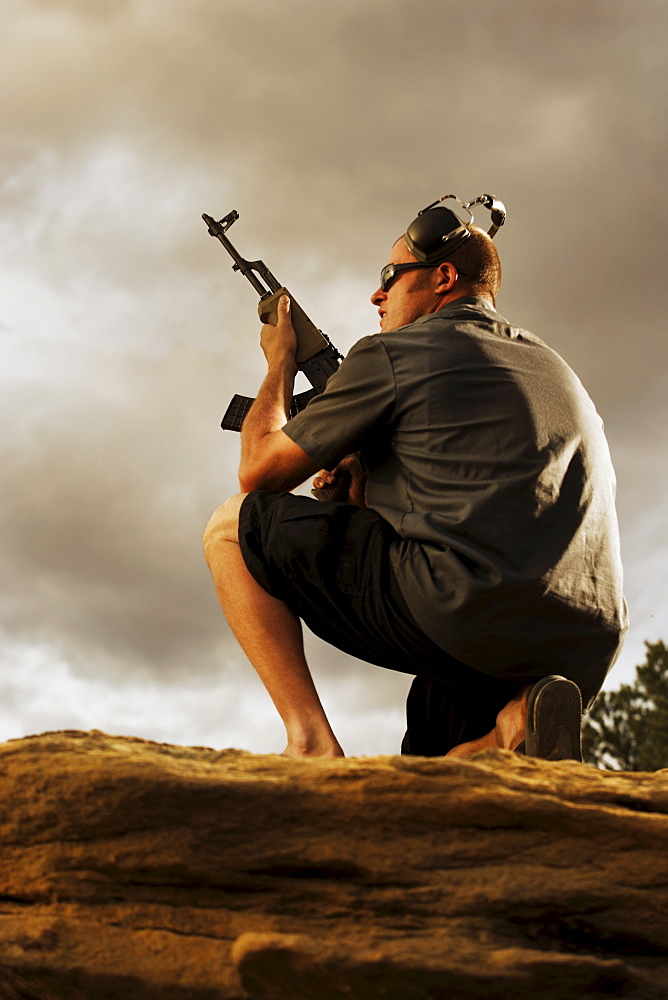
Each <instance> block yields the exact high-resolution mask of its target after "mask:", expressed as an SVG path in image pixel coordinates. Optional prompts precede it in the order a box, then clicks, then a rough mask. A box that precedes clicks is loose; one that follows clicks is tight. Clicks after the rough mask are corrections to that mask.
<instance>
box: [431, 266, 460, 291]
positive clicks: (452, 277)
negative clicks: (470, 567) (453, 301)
mask: <svg viewBox="0 0 668 1000" xmlns="http://www.w3.org/2000/svg"><path fill="white" fill-rule="evenodd" d="M456 284H457V268H456V267H455V265H454V264H451V263H450V261H449V260H444V261H443V263H442V264H439V265H438V282H437V284H436V288H435V291H436V292H440V293H441V295H447V293H448V292H451V291H452V289H453V288H454V287H455V285H456Z"/></svg>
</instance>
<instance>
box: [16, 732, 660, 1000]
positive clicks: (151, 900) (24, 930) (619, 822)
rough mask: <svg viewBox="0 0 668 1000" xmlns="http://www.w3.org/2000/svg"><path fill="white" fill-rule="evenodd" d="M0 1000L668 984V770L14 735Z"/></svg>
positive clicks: (340, 998)
mask: <svg viewBox="0 0 668 1000" xmlns="http://www.w3.org/2000/svg"><path fill="white" fill-rule="evenodd" d="M0 789H1V795H2V799H1V801H2V813H1V815H0V997H1V998H2V1000H18V998H22V1000H56V998H57V1000H112V998H114V1000H115V998H123V1000H311V998H312V1000H367V998H368V1000H377V998H387V1000H446V998H447V1000H458V998H464V997H475V998H482V997H484V998H485V1000H501V998H503V1000H518V998H525V997H531V998H534V997H535V998H536V1000H538V998H540V1000H557V998H559V1000H561V998H568V1000H577V998H585V997H586V998H594V997H600V998H609V997H611V996H616V997H617V996H619V997H626V998H637V1000H665V998H666V997H668V969H667V963H666V949H667V948H668V892H667V889H666V887H667V886H668V822H667V820H666V812H667V811H668V771H659V772H656V773H654V774H618V773H605V772H600V771H596V770H594V769H593V768H590V767H587V766H585V765H583V764H577V763H575V762H570V761H569V762H562V763H545V762H542V761H537V760H531V759H526V758H521V757H519V756H517V755H515V754H511V753H508V752H506V751H501V750H495V751H487V752H485V753H484V754H480V755H478V756H477V757H474V758H469V759H468V760H454V759H453V760H444V759H435V758H432V759H426V758H401V757H378V758H356V759H349V760H287V759H284V758H281V757H278V756H255V755H253V754H248V753H244V752H241V751H238V750H224V751H222V752H218V751H215V750H209V749H205V748H199V747H178V746H167V745H162V744H156V743H150V742H147V741H145V740H139V739H130V738H125V737H113V736H106V735H104V734H103V733H98V732H92V733H81V732H60V733H47V734H45V735H43V736H35V737H31V738H28V739H23V740H13V741H11V742H9V743H6V744H4V745H2V746H0Z"/></svg>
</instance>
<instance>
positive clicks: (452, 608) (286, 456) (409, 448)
mask: <svg viewBox="0 0 668 1000" xmlns="http://www.w3.org/2000/svg"><path fill="white" fill-rule="evenodd" d="M425 214H426V217H427V219H428V220H429V225H430V229H429V238H430V240H431V243H430V245H429V246H421V245H420V242H419V235H420V232H422V231H423V230H424V226H423V227H422V230H420V227H417V228H416V225H415V223H417V222H418V220H415V223H413V224H411V226H409V229H408V231H407V234H406V236H405V237H402V238H400V239H398V240H397V241H396V243H395V244H394V246H393V247H392V251H391V254H390V258H389V261H388V264H387V265H386V266H385V267H384V268H383V270H382V272H381V283H380V286H379V288H378V289H377V290H376V291H375V292H374V293H373V295H372V296H371V301H372V302H373V304H374V305H375V306H377V308H378V313H379V316H380V331H379V332H378V333H377V334H375V335H373V336H368V337H363V338H362V339H361V340H360V341H358V342H357V343H356V344H355V346H354V347H353V348H352V349H351V351H350V352H349V354H348V356H347V357H346V359H345V360H344V361H343V362H342V364H341V367H340V368H339V370H338V371H337V372H336V373H335V374H334V375H333V376H332V377H331V378H330V380H329V382H328V384H327V388H326V390H325V392H324V393H322V394H321V395H319V396H317V397H315V398H314V399H313V400H312V401H311V403H310V404H309V405H308V407H307V408H306V409H305V410H304V411H302V412H301V413H299V414H298V415H297V416H296V417H294V418H293V419H288V413H289V405H290V400H291V397H292V390H293V385H294V378H295V375H296V372H297V366H296V363H295V346H296V341H295V334H294V330H293V328H292V325H291V322H290V304H289V301H287V298H286V297H284V298H283V299H282V300H281V302H280V303H279V319H278V324H277V325H276V326H269V325H265V326H263V327H262V331H261V346H262V349H263V351H264V354H265V357H266V360H267V376H266V378H265V380H264V382H263V384H262V387H261V389H260V392H259V394H258V396H257V399H256V401H255V403H254V404H253V407H252V408H251V410H250V412H249V413H248V416H247V417H246V419H245V421H244V424H243V429H242V432H241V462H240V467H239V483H240V488H241V490H242V492H241V493H239V494H237V495H236V496H233V497H231V498H230V499H229V500H227V501H226V502H225V503H224V504H223V505H222V506H221V507H220V508H219V509H218V510H217V511H216V512H215V513H214V514H213V516H212V518H211V520H210V521H209V524H208V526H207V529H206V533H205V538H204V544H205V552H206V556H207V561H208V563H209V566H210V568H211V572H212V575H213V578H214V582H215V585H216V589H217V592H218V596H219V598H220V601H221V604H222V607H223V610H224V612H225V615H226V617H227V620H228V622H229V624H230V626H231V628H232V630H233V631H234V634H235V635H236V637H237V639H238V641H239V642H240V644H241V646H242V647H243V649H244V650H245V652H246V654H247V655H248V657H249V659H250V661H251V663H252V664H253V666H254V667H255V669H256V670H257V672H258V674H259V676H260V678H261V679H262V681H263V683H264V685H265V687H266V689H267V691H268V692H269V694H270V696H271V698H272V700H273V702H274V704H275V706H276V708H277V710H278V712H279V714H280V716H281V718H282V720H283V722H284V724H285V728H286V731H287V747H286V749H285V751H284V753H285V754H286V755H289V756H318V755H325V756H327V755H329V756H338V755H342V754H343V750H342V748H341V746H340V744H339V742H338V740H337V738H336V736H335V734H334V732H333V731H332V728H331V726H330V724H329V721H328V719H327V716H326V714H325V712H324V709H323V707H322V704H321V702H320V699H319V697H318V694H317V691H316V689H315V686H314V684H313V680H312V678H311V674H310V671H309V668H308V665H307V663H306V659H305V656H304V649H303V643H302V631H301V621H303V622H305V623H306V624H307V625H308V627H309V628H310V629H311V630H312V631H313V632H315V633H316V634H317V635H319V636H320V637H321V638H322V639H324V640H325V641H326V642H328V643H331V644H333V645H334V646H336V647H338V648H339V649H341V650H343V651H344V652H346V653H350V654H351V655H352V656H355V657H358V658H359V659H362V660H365V661H368V662H369V663H373V664H377V665H379V666H382V667H386V668H389V669H392V670H400V671H403V672H405V673H409V674H413V675H415V680H414V682H413V685H412V687H411V691H410V694H409V698H408V705H407V715H408V731H407V733H406V737H405V738H404V743H403V746H402V750H403V752H405V753H413V754H425V755H429V756H434V755H441V754H448V753H449V754H451V755H458V756H466V755H468V754H470V753H474V752H476V751H477V750H479V749H482V748H484V747H487V746H501V747H505V748H506V749H510V750H516V749H519V750H520V751H521V750H522V749H525V751H526V752H528V753H530V754H533V755H535V756H540V757H544V758H546V759H553V760H554V759H564V758H575V759H579V758H580V721H581V701H582V703H584V705H585V706H586V705H587V704H588V703H591V701H592V700H593V699H594V697H595V696H596V694H597V692H598V691H599V690H600V687H601V685H602V683H603V680H604V678H605V676H606V674H607V672H608V670H609V669H610V667H611V666H612V664H613V662H614V660H615V659H616V656H617V653H618V651H619V648H620V645H621V639H622V637H623V633H624V630H625V628H626V610H625V604H624V600H623V596H622V592H621V564H620V558H619V540H618V532H617V523H616V516H615V509H614V473H613V470H612V466H611V463H610V457H609V453H608V448H607V444H606V441H605V437H604V434H603V428H602V423H601V420H600V418H599V417H598V415H597V413H596V411H595V409H594V406H593V404H592V403H591V400H590V399H589V397H588V396H587V394H586V392H585V391H584V389H583V388H582V385H581V383H580V382H579V380H578V379H577V377H576V376H575V375H574V373H573V372H572V371H571V370H570V368H569V367H568V366H567V365H566V363H565V362H564V361H563V360H562V359H561V358H560V357H559V356H558V355H557V354H556V353H555V352H554V351H553V350H551V349H550V348H549V347H547V346H546V345H545V344H544V343H543V342H542V341H541V340H539V339H538V338H537V337H535V336H534V335H533V334H531V333H528V332H527V331H525V330H522V329H518V328H515V327H512V326H511V325H510V324H509V323H508V322H507V320H505V319H504V318H503V317H502V316H501V315H499V313H498V312H497V311H496V308H495V302H496V295H497V292H498V288H499V285H500V279H501V269H500V264H499V258H498V255H497V252H496V249H495V247H494V244H493V242H492V240H491V239H490V237H489V236H488V235H487V234H486V233H484V232H483V231H482V230H480V229H478V228H477V227H475V226H473V225H464V224H463V223H462V222H461V220H460V219H459V218H458V217H457V216H456V215H454V213H452V212H451V211H449V209H446V208H444V207H438V206H437V207H432V208H431V209H429V210H427V212H426V213H421V217H422V218H424V216H425ZM421 217H418V219H419V218H421ZM420 225H422V223H421V224H420ZM434 233H436V236H437V239H436V241H435V242H434V240H433V235H434ZM411 234H412V236H413V237H414V238H411ZM314 475H315V479H314V485H315V486H316V487H322V486H324V485H325V484H332V483H335V482H337V481H338V482H340V481H341V479H342V477H345V482H346V483H348V488H347V495H346V496H345V498H344V502H338V501H337V502H330V501H325V502H322V501H316V500H314V499H311V498H308V497H303V496H296V495H293V494H292V493H290V492H289V491H290V490H292V489H294V488H295V487H296V486H298V485H300V484H301V483H303V482H305V481H306V480H307V479H308V478H310V477H312V476H314Z"/></svg>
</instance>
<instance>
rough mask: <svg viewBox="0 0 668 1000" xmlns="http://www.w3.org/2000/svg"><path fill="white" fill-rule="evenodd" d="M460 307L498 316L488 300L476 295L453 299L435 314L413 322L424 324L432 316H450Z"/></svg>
mask: <svg viewBox="0 0 668 1000" xmlns="http://www.w3.org/2000/svg"><path fill="white" fill-rule="evenodd" d="M462 306H468V307H471V306H472V307H473V308H475V309H483V310H484V311H485V312H487V313H490V314H491V315H492V316H498V315H499V314H498V313H497V311H496V309H495V308H494V306H493V305H492V303H491V302H490V301H489V299H483V298H481V297H479V296H477V295H462V296H461V298H458V299H453V300H452V302H448V304H447V305H445V306H442V307H441V308H440V309H439V310H438V311H437V312H434V313H427V314H426V316H420V317H419V318H418V319H416V320H415V322H416V323H424V322H426V320H428V319H433V317H434V316H449V315H452V313H456V312H458V311H459V309H461V307H462Z"/></svg>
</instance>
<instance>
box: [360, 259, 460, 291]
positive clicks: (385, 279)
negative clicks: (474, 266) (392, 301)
mask: <svg viewBox="0 0 668 1000" xmlns="http://www.w3.org/2000/svg"><path fill="white" fill-rule="evenodd" d="M440 263H441V261H439V262H438V263H437V264H428V263H426V262H424V263H422V262H420V261H417V262H416V263H415V264H413V263H410V264H386V265H385V267H384V268H383V270H382V271H381V272H380V290H381V292H386V291H387V290H388V288H391V287H392V285H393V284H394V282H395V281H396V280H397V278H398V277H399V275H400V274H401V272H402V271H415V270H416V269H417V268H418V267H438V265H439V264H440ZM457 274H462V275H465V274H466V272H465V271H459V270H458V271H457Z"/></svg>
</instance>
